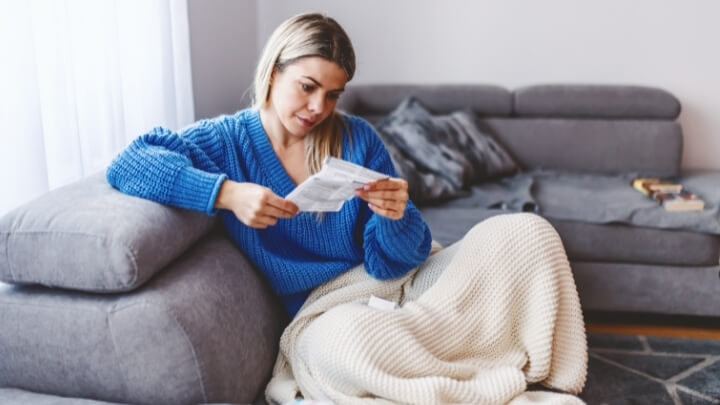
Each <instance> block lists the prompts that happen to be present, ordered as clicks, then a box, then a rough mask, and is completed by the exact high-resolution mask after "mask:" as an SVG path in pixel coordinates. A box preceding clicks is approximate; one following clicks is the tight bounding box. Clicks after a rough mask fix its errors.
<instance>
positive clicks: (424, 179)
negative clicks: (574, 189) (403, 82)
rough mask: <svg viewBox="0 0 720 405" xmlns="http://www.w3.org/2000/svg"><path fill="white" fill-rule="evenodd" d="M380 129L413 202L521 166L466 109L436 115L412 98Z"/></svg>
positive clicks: (451, 192)
mask: <svg viewBox="0 0 720 405" xmlns="http://www.w3.org/2000/svg"><path fill="white" fill-rule="evenodd" d="M376 128H377V130H378V133H379V135H380V137H381V138H382V140H383V142H384V143H385V145H386V146H387V148H388V150H389V151H390V155H391V157H392V158H393V162H394V163H395V166H396V169H397V171H398V175H400V177H403V178H405V179H407V180H408V183H409V189H410V196H411V198H412V199H413V201H415V202H423V201H433V200H438V199H445V198H451V197H457V196H459V195H463V194H465V193H466V192H465V191H466V190H467V188H468V187H469V186H470V185H472V184H474V183H477V182H481V181H484V180H488V179H491V178H494V177H497V176H500V175H503V174H508V173H512V172H513V171H515V170H516V169H517V166H516V165H515V162H514V161H513V159H512V157H510V155H509V154H508V153H507V152H506V151H505V150H504V149H503V147H502V146H500V145H499V144H498V143H497V142H496V141H495V140H494V139H493V138H492V137H491V136H490V135H488V134H487V133H484V132H483V131H481V130H480V128H478V126H477V123H476V121H475V117H474V115H473V113H470V112H467V111H456V112H453V113H451V114H448V115H432V114H431V113H430V112H429V111H428V110H427V109H425V107H424V106H423V105H422V104H421V103H420V102H419V101H418V100H417V99H416V98H415V97H408V98H406V99H405V100H403V102H401V103H400V105H399V106H398V107H397V108H396V109H395V110H394V111H393V112H392V113H391V114H390V115H389V116H388V117H387V118H385V119H384V120H382V121H381V122H379V123H378V124H377V127H376Z"/></svg>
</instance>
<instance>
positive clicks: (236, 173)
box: [106, 109, 431, 314]
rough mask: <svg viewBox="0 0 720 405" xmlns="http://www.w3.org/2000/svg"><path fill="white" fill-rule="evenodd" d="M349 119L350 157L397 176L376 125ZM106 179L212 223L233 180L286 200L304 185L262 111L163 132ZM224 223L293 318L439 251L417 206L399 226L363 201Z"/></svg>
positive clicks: (150, 136) (139, 142)
mask: <svg viewBox="0 0 720 405" xmlns="http://www.w3.org/2000/svg"><path fill="white" fill-rule="evenodd" d="M344 118H345V120H346V121H347V123H348V125H349V127H350V132H351V135H348V134H347V133H345V132H344V133H343V156H342V158H343V159H344V160H348V161H351V162H354V163H357V164H360V165H363V166H365V167H368V168H370V169H373V170H376V171H378V172H382V173H385V174H388V175H390V176H393V177H394V176H396V174H395V170H394V168H393V165H392V161H391V160H390V156H389V155H388V153H387V151H386V149H385V147H384V146H383V144H382V142H381V141H380V140H379V138H378V136H377V134H376V133H375V131H374V130H373V129H372V127H371V126H370V125H369V124H368V123H367V122H366V121H364V120H362V119H361V118H358V117H353V116H344ZM106 177H107V179H108V182H109V183H110V184H111V185H113V186H114V187H116V188H118V189H119V190H121V191H123V192H125V193H128V194H131V195H135V196H139V197H143V198H147V199H150V200H153V201H157V202H160V203H163V204H169V205H173V206H176V207H181V208H187V209H193V210H197V211H203V212H205V213H207V214H210V215H214V214H216V213H217V211H218V210H216V209H215V208H214V204H215V200H216V198H217V194H218V192H219V190H220V186H221V184H222V182H223V181H224V180H225V179H231V180H234V181H238V182H251V183H256V184H259V185H262V186H265V187H268V188H270V189H271V190H272V191H273V192H274V193H275V194H277V195H279V196H281V197H284V196H286V195H287V194H289V193H290V192H291V191H292V190H293V189H294V188H295V186H296V185H295V183H294V182H293V180H292V179H291V178H290V176H289V175H288V174H287V172H286V171H285V169H284V168H283V167H282V163H281V162H280V160H279V159H278V157H277V155H276V154H275V151H274V150H273V148H272V145H271V143H270V141H269V139H268V137H267V134H266V133H265V130H264V129H263V126H262V123H261V121H260V117H259V113H258V111H256V110H250V109H248V110H243V111H240V112H238V113H237V114H235V115H232V116H222V117H218V118H215V119H212V120H203V121H200V122H198V123H196V124H194V125H193V126H191V127H189V128H187V129H185V130H183V131H181V133H180V134H178V133H174V132H171V131H169V130H167V129H164V128H155V129H153V130H152V131H150V132H149V133H147V134H145V135H142V136H140V137H139V138H138V139H136V140H135V141H134V142H133V143H132V144H131V145H130V146H129V147H128V148H127V149H126V150H125V151H123V152H122V153H121V154H120V155H119V156H118V157H117V158H115V160H114V161H113V162H112V163H111V165H110V167H109V168H108V170H107V176H106ZM221 218H222V220H223V223H224V225H225V227H226V228H227V229H228V231H229V233H230V235H231V237H232V238H233V239H234V240H235V242H236V243H237V245H238V246H239V247H240V248H241V249H242V250H243V251H244V253H245V254H246V255H247V256H248V257H249V258H250V260H251V261H252V262H253V264H255V266H257V267H258V268H259V269H260V270H261V271H262V272H263V273H264V275H265V276H266V278H267V280H268V281H269V282H270V285H271V286H272V288H273V289H274V290H275V292H276V293H277V294H278V295H280V296H281V297H282V298H283V299H284V301H285V305H286V307H287V308H288V311H289V312H290V313H291V314H294V312H296V311H297V309H298V308H299V307H300V305H302V302H303V301H304V299H305V297H306V296H307V295H308V294H309V292H310V290H311V289H312V288H314V287H316V286H318V285H320V284H322V283H324V282H326V281H328V280H330V279H332V278H334V277H336V276H337V275H339V274H341V273H343V272H344V271H347V270H348V269H350V268H352V267H355V266H357V265H359V264H363V263H364V264H365V269H366V271H367V273H368V274H370V275H371V276H372V277H374V278H378V279H391V278H396V277H400V276H402V275H404V274H406V273H407V272H408V271H409V270H410V269H412V268H413V267H415V266H417V265H418V264H420V263H421V262H422V261H423V260H425V258H426V257H427V256H428V252H429V251H430V244H431V237H430V230H429V229H428V227H427V225H426V224H425V221H423V219H422V217H421V215H420V213H419V211H418V210H417V208H416V207H415V206H414V205H413V203H412V202H411V201H409V202H408V205H407V208H406V210H405V214H404V216H403V217H402V218H401V219H399V220H392V219H388V218H384V217H381V216H379V215H376V214H374V213H373V212H372V211H370V209H369V208H368V207H367V204H366V203H365V202H364V201H362V200H360V199H357V198H355V199H353V200H350V201H348V202H347V203H345V205H344V206H343V208H342V209H341V210H340V211H339V212H331V213H326V214H325V216H324V217H323V219H322V220H321V221H319V222H318V221H317V219H316V217H315V215H314V214H313V213H301V214H299V215H297V216H296V217H294V218H291V219H279V220H278V223H277V224H276V225H275V226H272V227H269V228H267V229H263V230H258V229H254V228H250V227H248V226H246V225H244V224H243V223H242V222H240V221H239V220H238V219H237V218H236V217H235V215H234V214H233V213H232V212H229V211H222V213H221Z"/></svg>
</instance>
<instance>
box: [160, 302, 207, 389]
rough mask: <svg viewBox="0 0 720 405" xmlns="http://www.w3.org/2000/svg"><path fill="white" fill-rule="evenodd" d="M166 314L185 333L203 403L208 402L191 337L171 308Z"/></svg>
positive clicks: (167, 309)
mask: <svg viewBox="0 0 720 405" xmlns="http://www.w3.org/2000/svg"><path fill="white" fill-rule="evenodd" d="M165 310H166V312H167V313H168V314H169V315H170V316H171V317H172V319H173V321H175V323H176V324H177V325H178V327H179V328H180V330H181V331H182V333H183V337H185V341H186V342H187V344H188V347H190V353H191V354H192V357H193V362H194V363H195V370H196V372H197V376H198V379H199V380H200V392H201V393H202V397H203V402H208V400H207V393H206V392H205V381H204V380H203V374H202V372H201V370H200V363H199V362H198V359H197V353H195V346H193V344H192V341H191V340H190V336H189V335H188V333H187V331H186V330H185V327H184V326H183V324H182V323H181V322H180V320H179V319H178V318H177V316H176V315H175V312H174V311H173V310H172V309H170V308H167V307H166V308H165Z"/></svg>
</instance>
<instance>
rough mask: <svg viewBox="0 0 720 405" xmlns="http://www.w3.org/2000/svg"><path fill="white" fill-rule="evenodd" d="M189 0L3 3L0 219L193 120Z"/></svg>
mask: <svg viewBox="0 0 720 405" xmlns="http://www.w3.org/2000/svg"><path fill="white" fill-rule="evenodd" d="M189 48H190V45H189V36H188V17H187V2H186V0H32V1H28V0H0V196H1V197H0V215H2V214H4V213H6V212H7V211H9V210H10V209H12V208H14V207H16V206H18V205H20V204H22V203H24V202H27V201H29V200H30V199H32V198H34V197H37V196H38V195H40V194H42V193H44V192H46V191H48V190H51V189H53V188H56V187H59V186H61V185H64V184H67V183H69V182H72V181H75V180H78V179H80V178H82V177H84V176H87V175H90V174H93V173H96V172H99V171H102V170H104V168H105V167H107V165H108V163H110V161H111V160H112V158H113V157H114V156H115V155H116V154H117V153H118V152H119V151H120V150H122V149H123V148H124V147H125V146H127V145H128V144H129V143H130V141H132V139H134V138H135V137H137V136H138V135H140V134H142V133H144V132H147V131H148V130H149V129H151V128H152V127H154V126H165V127H167V128H170V129H172V130H177V129H179V128H181V127H183V126H185V125H187V124H189V123H191V122H192V121H193V119H194V114H193V100H192V82H191V75H190V49H189Z"/></svg>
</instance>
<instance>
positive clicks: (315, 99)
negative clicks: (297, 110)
mask: <svg viewBox="0 0 720 405" xmlns="http://www.w3.org/2000/svg"><path fill="white" fill-rule="evenodd" d="M308 109H309V110H310V111H311V112H313V113H315V114H322V112H323V111H324V110H325V97H323V96H322V95H321V94H314V95H313V96H312V97H311V98H310V102H309V103H308Z"/></svg>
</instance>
